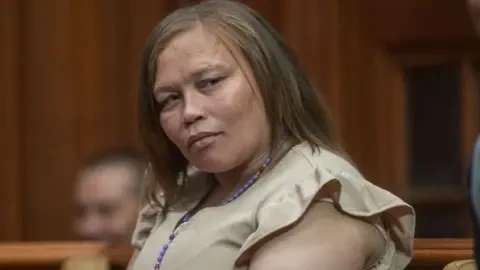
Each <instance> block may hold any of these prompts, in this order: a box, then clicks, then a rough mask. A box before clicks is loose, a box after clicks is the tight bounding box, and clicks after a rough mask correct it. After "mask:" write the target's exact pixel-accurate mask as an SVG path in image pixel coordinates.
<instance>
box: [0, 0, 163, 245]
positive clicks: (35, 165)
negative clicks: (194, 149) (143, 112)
mask: <svg viewBox="0 0 480 270" xmlns="http://www.w3.org/2000/svg"><path fill="white" fill-rule="evenodd" d="M0 10H1V11H0V12H1V15H2V19H3V20H4V22H5V23H4V24H2V28H1V29H2V32H1V40H2V42H3V41H5V43H4V46H2V49H1V50H0V55H1V58H2V64H1V70H0V73H1V75H0V76H1V84H2V99H0V113H1V115H2V122H1V124H2V132H0V134H1V135H0V142H1V146H2V148H1V149H2V150H4V151H5V152H4V153H5V154H4V157H5V158H4V159H2V160H3V162H2V163H1V165H0V168H1V178H2V179H1V181H0V195H1V196H0V205H1V206H0V209H1V210H0V212H1V213H2V218H1V220H2V222H0V240H46V239H48V240H66V239H71V238H72V237H73V235H72V233H71V227H72V224H71V220H72V219H71V214H72V213H73V211H72V203H71V200H72V184H73V179H74V175H75V172H76V170H77V168H78V166H79V165H80V164H81V162H82V161H83V160H84V159H85V158H87V157H88V156H89V155H91V154H93V153H95V152H97V151H100V150H102V149H104V148H107V147H111V146H115V145H123V144H134V145H135V144H138V138H137V137H138V136H137V119H136V110H137V97H136V92H137V85H138V77H139V61H140V54H141V50H142V47H143V45H144V43H145V40H146V37H147V35H148V33H149V32H150V30H151V29H152V28H153V26H154V25H155V23H156V22H157V21H158V20H160V19H161V16H163V15H164V14H166V12H168V7H167V4H166V3H165V1H155V2H152V1H147V0H145V1H133V0H128V1H127V0H125V1H115V0H109V1H94V0H86V1H77V0H65V1H64V0H61V1H58V0H45V1H35V0H25V1H11V0H7V1H1V4H0ZM4 220H6V221H8V222H4Z"/></svg>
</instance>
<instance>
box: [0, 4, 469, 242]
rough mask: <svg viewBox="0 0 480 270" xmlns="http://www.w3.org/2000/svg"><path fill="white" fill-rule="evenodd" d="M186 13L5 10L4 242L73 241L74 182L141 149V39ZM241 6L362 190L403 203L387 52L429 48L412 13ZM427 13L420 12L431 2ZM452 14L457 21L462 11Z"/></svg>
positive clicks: (397, 90)
mask: <svg viewBox="0 0 480 270" xmlns="http://www.w3.org/2000/svg"><path fill="white" fill-rule="evenodd" d="M439 1H441V2H442V3H446V2H445V1H448V0H439ZM187 2H194V1H192V0H168V1H167V0H165V1H151V0H102V1H96V0H85V1H79V0H44V1H36V0H22V1H15V0H5V1H0V15H1V17H2V18H4V22H5V23H4V24H3V25H4V26H2V28H1V30H0V31H2V32H0V38H1V40H2V42H3V41H4V40H5V42H4V43H5V46H2V48H0V57H1V58H2V60H4V61H2V64H0V78H1V81H0V83H1V91H2V92H1V93H2V98H1V99H0V113H1V115H2V118H0V119H2V122H1V125H2V126H1V127H2V132H0V143H1V149H2V150H5V153H7V154H6V155H5V157H4V159H3V162H1V163H0V173H1V175H0V177H1V179H0V213H2V218H1V219H2V220H3V218H5V219H8V220H9V222H7V223H4V222H0V241H1V240H66V239H71V238H72V237H73V235H72V234H71V232H70V230H71V216H70V215H71V212H72V205H71V189H72V183H73V177H74V174H75V171H76V169H77V168H78V166H79V165H80V163H81V161H82V160H83V159H84V158H86V157H87V156H88V155H90V154H92V153H93V152H96V151H98V150H100V149H102V148H104V147H108V146H112V145H115V144H125V143H130V144H136V143H138V138H137V137H138V135H137V119H136V117H137V112H136V108H137V104H136V103H137V101H136V95H137V93H136V92H137V86H138V77H139V65H140V54H141V52H142V50H143V47H144V44H145V39H146V37H147V35H148V34H149V33H150V31H151V30H152V28H153V27H154V25H155V24H156V23H157V22H158V21H159V20H160V19H161V18H162V16H164V15H165V14H166V13H167V12H168V11H170V10H172V9H173V8H175V7H177V6H179V5H182V4H185V3H187ZM242 2H244V3H246V4H248V5H250V6H251V7H252V8H254V9H256V10H258V11H259V12H260V13H261V14H263V15H264V16H265V17H266V18H268V19H269V21H270V22H271V23H272V24H273V25H274V27H275V28H276V29H278V31H279V32H280V33H281V34H282V35H283V36H284V37H285V39H286V40H287V42H288V43H289V44H290V45H291V46H292V48H293V50H294V51H295V52H296V53H297V55H298V57H299V59H300V61H301V63H302V65H303V66H304V67H305V69H306V71H307V72H308V73H309V74H310V75H311V76H312V78H313V80H314V82H315V83H316V84H317V86H318V87H319V89H320V91H322V93H323V94H324V96H325V97H326V99H327V101H328V104H329V105H330V108H331V109H332V113H333V116H334V118H335V120H336V122H337V126H338V129H339V133H340V135H341V137H342V140H343V141H344V144H345V146H346V148H347V150H348V152H349V153H350V154H351V156H352V157H353V159H354V160H355V161H356V163H357V165H358V166H359V167H360V169H361V170H362V172H363V173H364V174H365V176H366V178H368V179H369V180H370V181H372V182H374V183H376V184H378V185H380V186H383V187H385V188H387V189H389V190H391V191H393V192H395V193H397V194H400V195H402V194H403V192H404V191H405V189H406V188H405V185H406V182H407V176H406V165H405V163H406V154H405V146H406V142H405V136H406V135H405V134H406V130H405V129H406V124H405V110H404V107H405V102H406V101H405V95H404V85H403V77H402V70H401V65H400V64H399V61H398V58H396V57H395V56H396V55H392V50H393V51H394V49H395V48H400V47H395V46H393V45H396V44H397V45H399V46H404V45H405V44H410V43H409V42H410V41H412V40H414V38H418V37H420V38H423V39H422V40H428V39H429V38H431V37H432V36H429V35H428V33H424V32H423V31H426V30H425V29H427V30H428V29H430V28H428V27H426V26H424V27H423V28H420V29H423V30H419V31H417V32H415V31H413V32H412V27H411V25H410V24H409V23H408V22H409V20H410V19H411V20H413V21H415V20H414V19H415V18H417V17H415V16H418V14H416V13H415V12H413V13H412V8H415V6H412V5H413V2H412V1H410V0H408V1H407V2H406V4H402V3H403V2H404V1H394V0H390V1H386V2H388V3H390V4H392V5H393V6H394V7H396V8H394V9H392V8H391V6H388V5H385V3H383V2H382V1H373V2H369V4H368V5H367V6H369V9H367V8H366V6H365V3H364V2H363V1H358V0H324V1H318V0H304V1H301V4H300V2H295V1H289V0H282V1H278V2H276V5H271V3H269V2H268V1H256V0H242ZM425 3H427V4H425ZM425 3H423V4H421V6H420V7H421V8H422V9H421V10H424V9H425V8H426V7H428V3H430V4H432V3H433V2H432V1H430V2H429V1H427V2H425ZM439 5H440V6H441V5H442V4H439ZM456 5H457V6H455V8H453V9H452V10H453V11H455V12H456V11H458V10H460V11H461V8H460V7H459V6H458V4H456ZM383 9H385V12H384V13H383ZM422 12H423V11H422ZM441 12H447V13H448V9H447V8H445V7H443V9H442V11H441ZM455 12H454V14H453V15H451V17H450V18H453V19H455V18H457V17H456V16H457V15H455V14H457V13H455ZM422 14H423V13H422ZM441 14H443V13H441ZM432 16H433V15H432ZM390 17H391V18H401V19H402V21H403V22H397V21H395V20H387V18H390ZM412 18H413V19H412ZM420 19H421V18H420ZM418 20H419V18H417V20H416V22H423V21H421V20H420V21H418ZM459 20H460V21H461V22H460V24H462V25H463V24H465V22H463V21H465V20H464V19H462V18H460V19H459ZM394 21H395V22H394ZM383 23H385V24H383ZM457 23H458V22H455V23H452V25H450V26H448V27H446V28H444V29H443V30H444V32H441V31H438V32H435V33H434V34H435V35H434V36H433V37H435V38H436V39H435V40H442V39H449V38H451V37H455V36H460V37H463V36H468V33H469V32H468V31H470V30H468V29H467V30H459V32H455V31H457V30H454V26H456V25H457ZM429 27H430V26H429ZM462 33H463V34H462ZM465 33H467V34H465ZM437 38H438V39H437ZM467 39H468V38H466V39H465V40H467ZM473 43H474V42H473ZM392 44H393V45H392ZM422 44H423V45H422V46H424V45H425V44H426V43H422ZM413 47H415V46H413ZM392 48H393V49H392ZM401 48H402V50H401V52H402V53H403V54H408V55H411V54H412V52H411V51H405V48H412V47H408V46H406V47H405V46H404V47H401ZM423 48H424V47H423ZM397 52H398V51H397ZM457 53H458V51H457ZM415 58H416V57H415ZM472 106H473V105H472ZM475 106H478V105H475ZM467 129H468V127H466V128H465V130H467Z"/></svg>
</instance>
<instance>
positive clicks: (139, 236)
mask: <svg viewBox="0 0 480 270" xmlns="http://www.w3.org/2000/svg"><path fill="white" fill-rule="evenodd" d="M159 215H160V213H159V211H158V209H155V208H154V207H153V206H152V205H150V204H147V205H146V206H145V207H143V209H142V210H140V213H139V215H138V218H137V224H136V226H135V230H134V231H133V235H132V245H133V247H134V248H136V249H138V250H141V249H142V247H143V245H144V244H145V241H147V238H148V236H149V235H150V232H151V231H152V230H153V228H155V227H157V226H158V223H159V222H160V217H159Z"/></svg>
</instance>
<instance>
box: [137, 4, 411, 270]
mask: <svg viewBox="0 0 480 270" xmlns="http://www.w3.org/2000/svg"><path fill="white" fill-rule="evenodd" d="M140 95H141V101H140V108H141V112H140V113H141V124H142V128H143V130H142V134H143V139H144V141H145V143H146V148H147V150H148V152H149V155H150V159H151V164H152V166H151V171H150V172H151V174H150V175H149V177H148V179H149V186H148V188H147V193H148V194H149V199H150V203H149V204H148V205H147V206H146V207H145V208H144V209H143V210H142V211H141V213H140V216H139V220H138V224H137V228H136V232H135V233H134V236H133V244H134V246H135V247H136V249H137V250H136V252H135V254H134V255H133V258H132V260H131V263H130V268H131V269H142V270H143V269H161V270H169V269H175V270H181V269H196V270H212V269H222V270H223V269H250V270H265V269H276V270H282V269H285V270H290V269H292V270H294V269H295V270H296V269H307V270H308V269H335V270H337V269H403V268H405V266H406V265H407V264H408V262H409V260H410V258H411V256H412V242H413V232H414V213H413V210H412V208H411V207H410V206H408V205H407V204H405V203H404V202H403V201H401V200H400V199H399V198H397V197H395V196H394V195H392V194H391V193H389V192H387V191H385V190H382V189H380V188H378V187H376V186H374V185H373V184H371V183H369V182H368V181H366V180H365V179H364V178H363V177H362V175H361V174H360V173H359V172H358V171H357V169H356V168H355V167H354V165H352V163H350V162H349V161H348V158H347V155H346V154H345V153H344V152H343V150H342V149H341V147H340V146H339V143H338V139H337V137H336V136H335V135H334V132H333V127H332V125H331V123H330V120H329V116H328V112H327V109H326V106H325V105H324V104H323V103H322V102H320V101H319V97H318V92H317V90H316V89H315V88H314V86H313V85H312V82H311V81H310V79H309V78H308V77H307V75H306V74H305V72H304V71H303V70H301V68H300V66H299V64H298V62H297V60H296V59H295V57H294V56H293V53H292V52H291V51H290V49H289V48H288V47H287V45H286V44H285V42H284V41H283V40H282V39H281V37H280V36H279V35H278V34H277V33H276V32H275V31H274V29H273V28H272V27H271V26H270V25H269V24H268V23H267V22H266V21H265V20H264V19H263V18H262V17H260V16H259V15H258V14H257V13H255V12H254V11H253V10H251V9H249V8H248V7H246V6H245V5H243V4H240V3H235V2H231V1H207V2H202V3H200V4H197V5H194V6H191V7H187V8H184V9H180V10H177V11H175V12H174V13H172V14H171V15H169V16H168V17H166V18H165V19H164V20H163V21H161V22H160V23H159V24H158V25H157V26H156V28H155V29H154V31H153V32H152V34H151V36H150V37H149V40H148V42H147V48H146V51H145V54H144V59H143V68H142V84H141V93H140ZM160 187H161V189H162V191H160Z"/></svg>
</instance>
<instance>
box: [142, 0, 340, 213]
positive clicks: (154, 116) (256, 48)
mask: <svg viewBox="0 0 480 270" xmlns="http://www.w3.org/2000/svg"><path fill="white" fill-rule="evenodd" d="M198 25H202V26H203V27H204V28H205V29H207V30H210V31H212V33H215V35H217V37H218V38H219V39H220V40H223V41H226V42H225V43H226V44H227V45H231V46H234V48H235V49H237V50H238V51H240V52H241V54H242V56H243V57H244V58H245V60H246V61H247V63H248V64H249V66H250V67H251V69H252V71H253V74H254V78H255V80H256V83H257V85H258V87H259V90H260V93H261V95H262V98H263V100H264V106H265V111H266V114H267V117H268V120H269V122H270V123H271V129H272V132H271V134H272V136H275V135H278V134H279V133H280V132H283V131H288V133H289V135H290V136H291V137H292V138H294V139H295V140H297V141H299V142H301V141H306V142H308V143H309V145H310V146H311V147H312V149H313V150H315V149H319V148H325V149H329V150H331V151H334V152H336V153H341V152H342V151H341V149H340V145H339V142H338V140H337V137H336V135H335V134H334V133H335V132H334V128H333V126H332V124H331V121H330V115H329V112H328V110H327V107H326V105H325V103H324V101H323V99H322V97H321V96H320V95H319V92H318V91H317V90H316V89H315V87H314V85H313V83H312V81H311V80H310V78H309V77H308V76H307V74H306V73H305V72H304V71H303V69H302V68H301V67H300V64H299V63H298V61H297V59H296V57H295V56H294V54H293V52H292V51H291V49H290V48H289V47H288V46H287V44H286V42H285V41H284V40H283V39H282V37H281V36H280V35H279V34H278V33H277V32H276V31H275V30H274V29H273V27H272V26H271V25H270V24H269V23H268V22H267V21H266V20H265V19H264V18H262V17H261V16H260V15H259V14H258V13H257V12H255V11H254V10H252V9H250V8H249V7H247V6H246V5H244V4H241V3H238V2H233V1H226V0H211V1H205V2H202V3H199V4H196V5H192V6H189V7H185V8H182V9H178V10H176V11H174V12H173V13H171V14H170V15H169V16H167V17H166V18H165V19H163V20H162V21H161V22H160V23H159V24H158V25H157V26H156V27H155V28H154V30H153V32H152V33H151V34H150V36H149V38H148V41H147V46H146V49H145V51H144V55H143V62H142V72H141V76H142V77H141V85H140V106H139V107H140V117H141V119H140V124H141V133H142V136H143V141H144V143H145V147H146V150H147V153H148V154H149V158H150V161H151V170H152V171H151V173H152V175H153V176H154V177H149V179H150V181H149V183H147V190H148V196H149V199H150V201H153V202H156V204H158V201H157V200H156V193H157V191H158V188H159V187H160V186H161V188H162V189H163V192H164V194H165V198H166V205H172V204H174V203H176V202H178V200H179V199H184V197H185V196H186V195H185V193H184V192H183V191H184V190H185V182H186V181H184V180H185V177H186V169H187V166H188V161H187V160H186V159H185V157H184V156H183V155H182V154H181V152H180V151H179V150H178V149H177V148H176V146H175V145H174V144H173V143H172V142H171V141H170V140H169V139H168V138H167V137H166V135H165V133H164V132H163V130H162V128H161V126H160V124H159V110H158V107H157V104H156V102H155V99H154V97H153V84H154V80H155V78H154V77H155V74H156V66H155V62H156V59H157V57H158V56H159V54H160V53H161V52H162V51H163V50H164V49H165V47H166V46H168V44H169V42H170V41H171V40H172V39H173V38H174V37H176V36H177V35H178V34H180V33H184V32H186V31H188V30H191V29H192V28H194V27H196V26H198ZM272 139H273V138H272ZM272 141H273V140H272ZM162 207H165V205H163V206H162Z"/></svg>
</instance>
